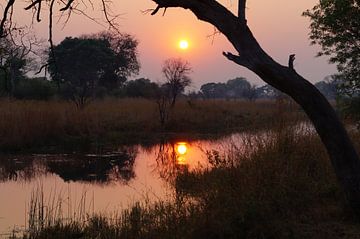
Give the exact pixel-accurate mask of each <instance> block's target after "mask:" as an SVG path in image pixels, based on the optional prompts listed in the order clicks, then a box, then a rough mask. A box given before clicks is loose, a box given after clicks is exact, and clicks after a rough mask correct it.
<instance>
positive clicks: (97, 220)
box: [25, 120, 360, 239]
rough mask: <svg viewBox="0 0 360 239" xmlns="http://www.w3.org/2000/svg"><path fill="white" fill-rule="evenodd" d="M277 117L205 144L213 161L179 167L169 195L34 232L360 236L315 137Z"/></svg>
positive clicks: (110, 235) (46, 235) (52, 234)
mask: <svg viewBox="0 0 360 239" xmlns="http://www.w3.org/2000/svg"><path fill="white" fill-rule="evenodd" d="M279 122H280V124H279V125H278V126H277V127H274V128H272V130H270V131H269V132H267V133H264V135H262V137H252V138H248V139H245V140H244V142H242V145H243V146H242V147H237V146H236V145H232V146H231V147H229V148H231V151H230V152H227V153H226V154H223V153H217V152H216V151H210V152H208V158H209V162H210V163H212V165H213V167H212V168H209V169H207V170H197V171H194V172H186V171H185V172H183V173H181V174H179V175H178V176H177V179H176V180H175V185H174V187H175V189H176V196H175V198H174V199H173V200H172V201H170V202H158V203H155V204H134V206H133V207H132V208H129V209H127V210H124V211H122V212H119V213H118V214H117V216H116V217H107V216H106V215H100V216H92V217H89V218H88V219H87V220H86V221H82V222H77V224H76V225H77V226H76V227H74V226H73V225H74V224H66V223H63V224H54V225H50V226H48V227H46V228H43V229H42V230H39V231H38V233H37V236H36V237H34V238H74V237H76V235H81V238H126V239H127V238H129V239H130V238H131V239H132V238H145V239H146V238H169V239H170V238H190V239H191V238H197V239H199V238H200V239H201V238H280V239H281V238H314V239H315V238H316V239H319V238H320V239H322V238H324V239H325V238H335V239H337V238H359V237H360V226H359V224H358V222H357V221H355V220H354V219H353V218H352V217H351V212H350V211H349V210H350V209H349V208H348V207H347V205H346V201H345V200H344V195H343V193H342V191H341V189H340V188H339V186H338V184H337V181H336V178H335V175H334V173H333V170H332V167H331V165H330V162H329V160H328V156H327V154H326V152H325V149H324V147H323V146H322V144H321V142H320V140H319V138H318V137H317V136H316V135H315V134H314V132H313V130H311V129H310V128H309V127H307V126H304V125H297V126H289V125H288V124H287V123H286V124H283V123H285V122H286V121H281V120H280V121H279ZM299 127H300V128H299ZM359 135H360V134H359V133H354V135H353V138H354V139H355V140H358V139H360V138H359ZM356 142H357V145H359V142H360V141H356ZM244 143H245V145H244ZM71 236H73V237H71ZM25 238H27V237H25Z"/></svg>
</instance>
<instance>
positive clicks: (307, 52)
mask: <svg viewBox="0 0 360 239" xmlns="http://www.w3.org/2000/svg"><path fill="white" fill-rule="evenodd" d="M220 2H221V3H223V4H224V5H225V6H227V7H228V8H229V9H231V10H233V11H235V10H236V8H237V2H236V1H235V0H221V1H220ZM316 2H318V0H301V1H294V0H272V1H261V0H248V10H247V18H248V23H249V25H250V27H251V29H252V31H253V33H254V34H255V36H256V37H257V39H258V41H259V42H260V44H261V45H262V46H263V47H264V49H265V50H266V51H267V52H268V53H270V55H271V56H272V57H273V58H274V59H276V60H277V61H279V62H280V63H282V64H287V60H288V56H289V54H292V53H295V54H296V61H295V68H296V70H297V71H298V72H299V73H300V74H302V75H303V76H304V77H305V78H307V79H308V80H310V81H311V82H316V81H319V80H322V79H323V78H324V77H325V76H327V75H329V74H332V73H334V72H335V66H333V65H328V64H327V59H325V58H315V57H314V56H315V54H316V52H317V49H319V48H318V47H317V46H310V45H309V40H308V37H307V34H308V31H309V30H308V25H309V23H308V20H307V19H306V18H304V17H302V16H301V13H302V12H303V11H304V10H306V9H309V8H312V7H313V6H314V5H315V4H316ZM98 4H99V2H97V1H96V0H95V1H94V6H95V8H96V7H98ZM154 7H155V5H154V3H153V2H152V1H151V0H136V1H134V0H119V1H117V2H115V3H114V4H113V6H112V9H113V12H114V13H118V14H121V15H120V17H119V19H118V21H119V24H120V29H121V31H124V32H127V33H130V34H132V35H134V36H135V37H136V38H137V39H138V40H139V42H140V44H139V54H140V61H141V66H142V68H141V72H140V75H139V76H137V77H148V78H150V79H151V80H152V81H161V80H162V76H161V65H162V63H163V61H164V60H165V59H167V58H169V57H182V58H184V59H186V60H188V61H189V62H190V63H191V65H192V66H193V70H194V72H193V74H192V79H193V81H194V83H193V86H192V89H198V88H199V86H200V85H201V84H203V83H206V82H225V81H227V80H229V79H231V78H234V77H237V76H245V77H247V78H248V79H249V80H250V81H251V82H252V83H255V84H258V85H260V84H263V83H262V81H261V80H260V79H258V78H257V77H256V76H255V75H254V74H253V73H251V72H249V71H248V70H246V69H244V68H242V67H240V66H237V65H235V64H234V63H232V62H229V61H228V60H226V59H225V58H224V57H223V56H222V54H221V53H222V51H233V48H232V46H231V45H229V43H228V42H227V40H226V39H225V38H224V37H223V36H222V35H216V36H215V37H209V35H212V34H213V32H214V28H213V27H212V26H211V25H209V24H207V23H204V22H200V21H198V20H197V19H196V18H195V17H194V16H193V14H192V13H191V12H190V11H187V10H183V9H168V10H167V12H166V14H165V16H162V12H159V13H158V14H157V15H156V16H151V15H150V14H147V15H144V14H143V13H142V12H141V10H146V9H151V8H154ZM20 10H21V9H20ZM89 10H90V6H89V5H88V9H87V12H88V13H89V14H90V15H93V16H97V17H98V16H100V14H101V13H100V11H94V12H91V11H89ZM21 15H22V17H21V20H22V21H29V19H26V18H25V17H24V16H23V11H22V14H21ZM27 15H29V14H27ZM43 18H44V19H43V21H42V23H40V24H36V30H37V32H38V34H39V35H41V36H43V37H44V38H45V37H46V31H47V21H46V19H45V18H46V15H44V16H43ZM25 19H26V20H25ZM103 29H104V28H103V27H101V26H100V25H97V24H95V23H93V22H91V21H89V20H87V19H86V18H85V17H80V16H73V18H72V19H71V20H70V21H69V22H68V24H67V25H66V26H65V28H63V29H62V25H58V26H57V27H56V29H55V32H54V39H55V40H56V42H59V41H61V40H62V39H63V38H64V37H65V36H78V35H81V34H84V33H93V32H97V31H100V30H103ZM181 38H186V39H188V40H189V42H190V47H189V49H188V50H187V51H182V50H179V49H178V47H177V44H178V41H179V40H180V39H181Z"/></svg>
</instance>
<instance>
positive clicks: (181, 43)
mask: <svg viewBox="0 0 360 239" xmlns="http://www.w3.org/2000/svg"><path fill="white" fill-rule="evenodd" d="M179 48H180V49H182V50H186V49H188V48H189V42H188V41H187V40H180V41H179Z"/></svg>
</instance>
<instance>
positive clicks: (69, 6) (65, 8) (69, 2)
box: [60, 0, 74, 11]
mask: <svg viewBox="0 0 360 239" xmlns="http://www.w3.org/2000/svg"><path fill="white" fill-rule="evenodd" d="M73 2H74V0H69V1H68V2H67V4H66V6H65V7H63V8H61V9H60V11H66V10H68V9H69V8H71V4H72V3H73Z"/></svg>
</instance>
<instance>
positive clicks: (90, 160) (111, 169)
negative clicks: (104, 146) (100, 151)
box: [46, 148, 137, 184]
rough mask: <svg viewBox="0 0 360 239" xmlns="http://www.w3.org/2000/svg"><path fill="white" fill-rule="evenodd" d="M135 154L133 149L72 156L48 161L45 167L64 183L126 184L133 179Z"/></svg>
mask: <svg viewBox="0 0 360 239" xmlns="http://www.w3.org/2000/svg"><path fill="white" fill-rule="evenodd" d="M136 154H137V153H136V150H134V148H126V149H123V150H122V151H121V152H117V153H112V154H105V155H78V156H72V157H68V158H65V159H63V160H61V161H49V162H47V164H46V165H47V168H48V171H49V172H51V173H54V174H57V175H58V176H59V177H61V178H62V179H63V180H64V181H65V182H68V181H75V182H76V181H80V182H89V183H98V184H107V183H111V182H115V181H116V182H122V183H127V182H128V181H130V180H131V179H133V178H134V177H135V173H134V162H135V158H136Z"/></svg>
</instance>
